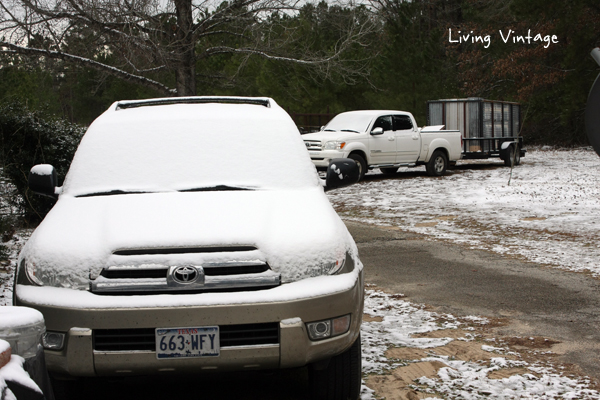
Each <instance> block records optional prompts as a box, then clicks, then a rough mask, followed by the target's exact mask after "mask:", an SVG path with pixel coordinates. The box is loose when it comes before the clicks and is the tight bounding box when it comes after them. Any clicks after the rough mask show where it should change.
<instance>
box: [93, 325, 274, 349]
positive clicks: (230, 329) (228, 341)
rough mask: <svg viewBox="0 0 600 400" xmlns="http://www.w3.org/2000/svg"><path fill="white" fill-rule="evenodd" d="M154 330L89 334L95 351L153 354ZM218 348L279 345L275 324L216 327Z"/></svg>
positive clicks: (115, 330)
mask: <svg viewBox="0 0 600 400" xmlns="http://www.w3.org/2000/svg"><path fill="white" fill-rule="evenodd" d="M154 332H155V330H154V328H139V329H95V330H94V331H93V343H94V350H96V351H107V352H110V351H156V344H155V343H156V342H155V337H154ZM219 332H220V339H219V340H220V344H221V348H226V347H233V346H258V345H265V344H279V324H278V323H277V322H267V323H261V324H243V325H221V326H219Z"/></svg>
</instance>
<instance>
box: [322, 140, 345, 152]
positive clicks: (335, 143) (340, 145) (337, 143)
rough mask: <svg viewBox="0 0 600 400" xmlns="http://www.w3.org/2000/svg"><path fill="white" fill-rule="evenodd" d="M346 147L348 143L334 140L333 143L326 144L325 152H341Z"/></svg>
mask: <svg viewBox="0 0 600 400" xmlns="http://www.w3.org/2000/svg"><path fill="white" fill-rule="evenodd" d="M345 145H346V142H342V141H340V140H334V141H331V142H326V143H325V146H324V147H323V150H341V149H343V148H344V146H345Z"/></svg>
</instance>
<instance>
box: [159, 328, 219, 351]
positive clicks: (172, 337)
mask: <svg viewBox="0 0 600 400" xmlns="http://www.w3.org/2000/svg"><path fill="white" fill-rule="evenodd" d="M155 339H156V358H158V359H164V358H187V357H215V356H218V355H219V353H220V349H221V348H220V344H219V327H218V326H201V327H194V328H156V331H155Z"/></svg>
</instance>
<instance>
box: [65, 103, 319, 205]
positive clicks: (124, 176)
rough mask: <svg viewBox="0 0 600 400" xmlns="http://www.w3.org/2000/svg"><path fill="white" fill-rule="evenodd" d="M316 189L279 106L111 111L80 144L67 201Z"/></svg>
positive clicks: (297, 137)
mask: <svg viewBox="0 0 600 400" xmlns="http://www.w3.org/2000/svg"><path fill="white" fill-rule="evenodd" d="M111 108H113V107H111ZM318 185H319V179H318V175H317V173H316V171H315V168H314V166H313V164H312V163H311V161H310V157H309V156H308V153H307V152H306V148H305V146H304V144H303V142H302V140H301V138H300V135H299V133H298V130H297V129H296V127H295V125H294V123H293V121H292V120H291V118H289V116H287V114H286V113H285V111H283V110H282V109H281V108H280V107H279V106H277V105H276V104H273V106H272V107H270V108H268V107H263V106H257V105H247V104H246V105H240V104H178V105H162V106H147V107H140V108H131V109H125V110H117V111H113V110H109V111H107V112H106V113H104V114H103V115H102V116H100V117H99V118H98V119H97V120H96V121H95V122H94V123H93V124H92V125H91V126H90V128H89V129H88V131H87V133H86V134H85V136H84V138H83V139H82V141H81V144H80V146H79V148H78V150H77V152H76V154H75V157H74V159H73V163H72V164H71V168H70V170H69V173H68V174H67V177H66V179H65V184H64V187H63V193H64V194H69V195H73V196H90V195H96V194H97V195H114V194H125V193H139V192H142V193H144V192H162V191H175V190H178V191H200V190H248V189H250V190H255V189H272V188H300V187H308V186H311V187H314V186H318Z"/></svg>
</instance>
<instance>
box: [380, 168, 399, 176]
mask: <svg viewBox="0 0 600 400" xmlns="http://www.w3.org/2000/svg"><path fill="white" fill-rule="evenodd" d="M379 170H380V171H381V173H382V174H384V175H393V174H395V173H396V172H398V167H389V168H379Z"/></svg>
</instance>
